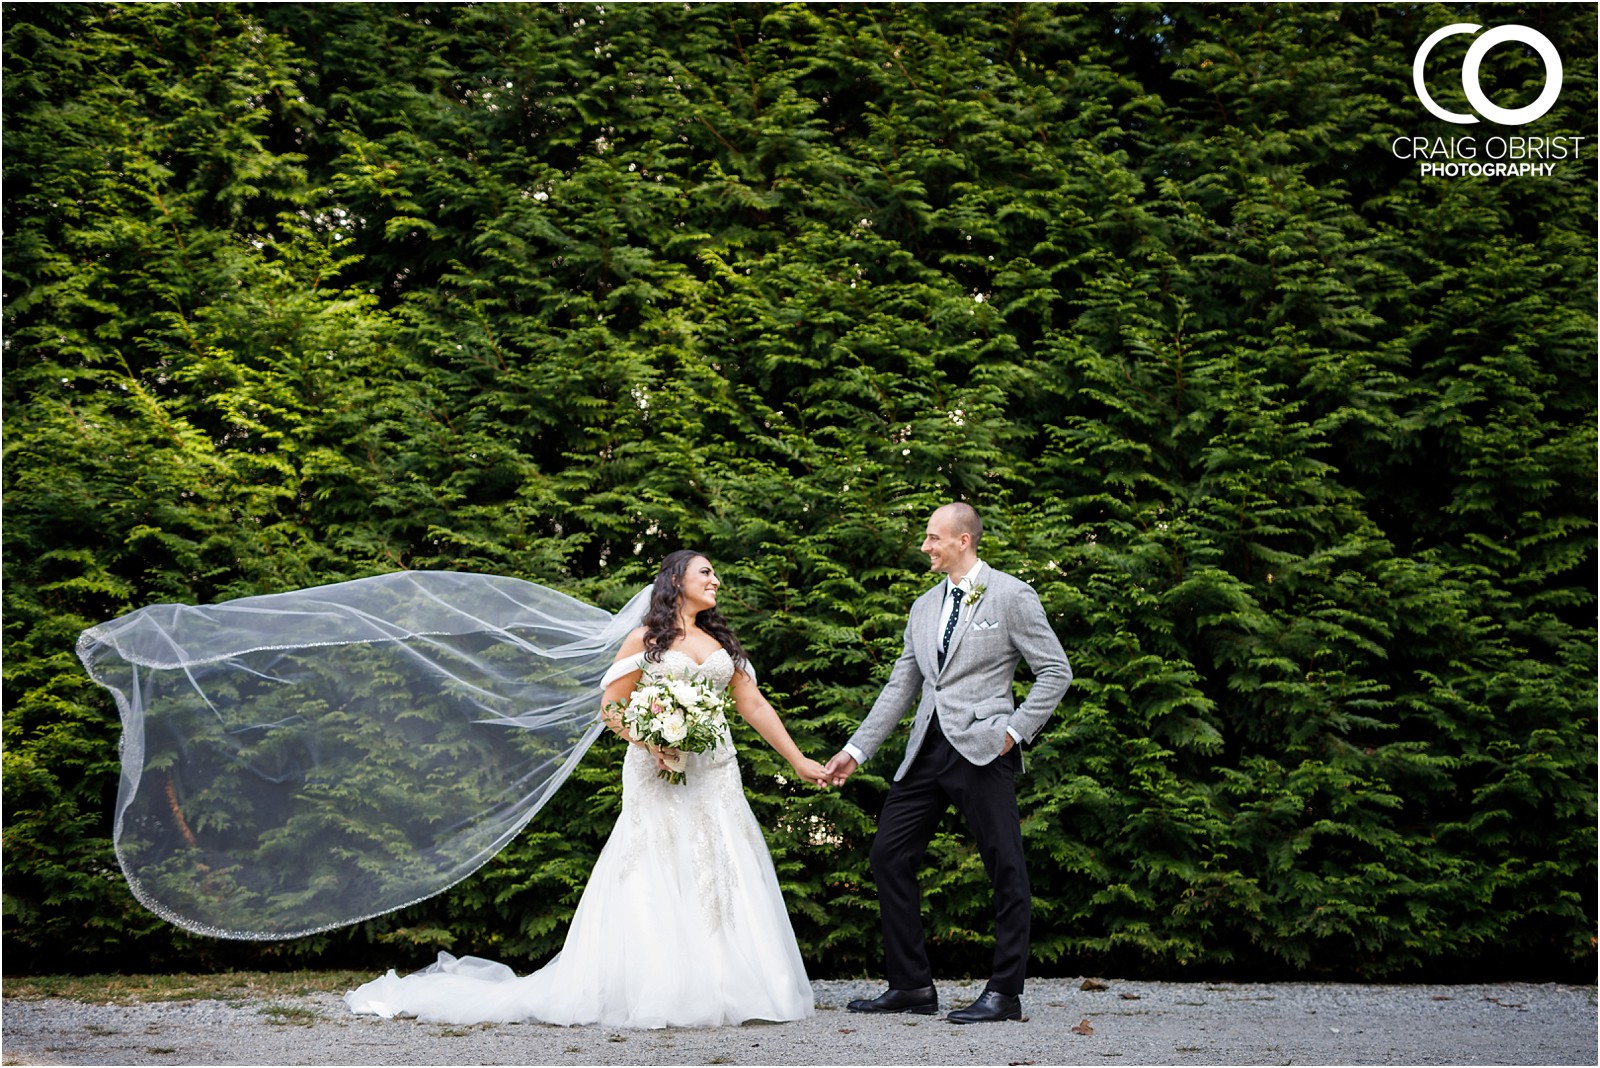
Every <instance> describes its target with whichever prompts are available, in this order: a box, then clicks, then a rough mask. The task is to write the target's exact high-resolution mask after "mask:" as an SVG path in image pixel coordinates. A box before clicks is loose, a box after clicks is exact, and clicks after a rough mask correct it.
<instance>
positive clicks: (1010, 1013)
mask: <svg viewBox="0 0 1600 1068" xmlns="http://www.w3.org/2000/svg"><path fill="white" fill-rule="evenodd" d="M945 1019H947V1020H949V1021H950V1022H951V1023H959V1024H969V1023H997V1022H998V1021H1000V1020H1020V1019H1022V999H1021V998H1019V997H1017V996H1016V995H1015V994H1001V993H997V992H996V991H993V990H985V991H984V992H983V993H982V994H981V995H979V997H978V1000H977V1001H974V1002H973V1003H972V1004H971V1005H968V1006H967V1007H966V1008H964V1009H957V1010H956V1011H955V1012H952V1013H951V1014H950V1015H949V1016H946V1017H945Z"/></svg>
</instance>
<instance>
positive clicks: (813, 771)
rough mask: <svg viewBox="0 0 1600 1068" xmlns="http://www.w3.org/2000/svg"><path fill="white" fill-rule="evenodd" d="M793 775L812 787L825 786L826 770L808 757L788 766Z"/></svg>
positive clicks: (826, 780) (826, 781)
mask: <svg viewBox="0 0 1600 1068" xmlns="http://www.w3.org/2000/svg"><path fill="white" fill-rule="evenodd" d="M790 766H791V767H793V768H794V773H795V774H796V775H798V776H800V778H802V779H804V780H805V781H806V782H808V783H810V784H811V785H813V786H827V785H828V784H829V782H830V780H829V778H828V770H827V769H826V768H824V767H823V766H822V765H821V764H819V763H817V762H816V761H815V760H812V759H811V758H810V757H801V758H800V761H799V763H796V764H792V765H790Z"/></svg>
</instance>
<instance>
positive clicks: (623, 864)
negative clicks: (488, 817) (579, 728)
mask: <svg viewBox="0 0 1600 1068" xmlns="http://www.w3.org/2000/svg"><path fill="white" fill-rule="evenodd" d="M641 666H646V665H644V663H643V660H642V654H641V655H640V657H636V658H633V659H631V660H624V661H621V662H619V663H618V664H617V665H616V666H615V667H613V669H612V671H611V673H609V674H608V675H607V680H608V681H609V680H610V679H611V678H615V677H618V676H620V675H623V674H626V673H628V672H631V671H633V670H636V669H638V668H639V667H641ZM648 666H649V667H650V669H651V670H652V671H653V672H655V673H658V674H667V675H680V676H688V677H703V678H706V679H709V680H711V681H712V682H713V683H714V684H715V685H717V686H718V687H723V688H725V687H726V686H727V685H728V684H729V682H731V681H732V678H733V673H734V665H733V660H732V658H731V657H730V656H729V655H728V653H727V652H726V651H724V650H718V651H717V652H715V653H713V654H712V655H711V656H709V657H707V658H706V660H705V662H704V663H699V662H697V661H695V659H694V658H693V657H691V656H690V655H688V654H687V653H684V652H680V651H678V650H669V651H668V652H666V653H664V654H663V656H662V659H661V660H660V661H659V662H657V663H656V664H654V665H648ZM686 755H687V757H688V766H687V768H686V769H685V772H686V774H687V776H688V781H687V782H685V783H683V784H681V785H673V784H671V783H668V782H666V781H665V780H663V779H660V778H658V777H657V776H656V765H655V761H654V759H653V758H652V757H651V756H650V754H649V753H647V752H646V751H645V750H643V749H641V748H639V747H638V746H633V745H630V746H629V747H628V753H627V757H626V759H625V760H624V761H623V768H622V782H623V787H622V815H621V816H620V817H618V819H617V823H616V826H615V827H614V828H612V831H611V837H610V839H608V840H607V842H606V845H605V848H604V849H603V850H602V851H601V853H600V858H599V859H598V860H597V861H596V862H595V866H594V872H593V873H592V874H591V875H590V877H589V884H588V886H586V887H585V888H584V891H583V897H582V899H581V900H580V901H579V902H578V908H577V911H576V912H575V913H574V914H573V917H572V927H571V929H570V930H569V931H568V932H567V941H566V945H565V946H564V948H563V949H562V950H561V952H560V953H558V954H557V955H556V956H555V957H554V958H553V959H552V960H551V961H550V963H549V964H547V965H545V966H544V967H543V968H541V969H540V970H538V971H536V972H534V973H532V974H531V975H527V976H523V977H520V978H519V977H518V976H517V975H516V974H515V973H514V972H513V971H512V970H511V969H510V968H508V967H507V966H506V965H504V964H497V963H495V962H493V961H488V960H483V959H481V958H478V957H462V958H459V959H458V958H456V957H453V956H451V955H450V954H448V953H441V954H440V955H439V960H438V962H437V963H435V964H432V965H430V966H429V967H427V968H425V969H423V970H422V971H420V972H415V973H413V974H411V975H406V976H403V977H402V976H399V975H396V974H395V972H394V971H392V970H391V971H390V972H389V973H388V974H387V975H385V976H383V977H382V978H380V979H375V980H373V981H372V982H370V983H366V984H364V985H363V986H361V987H360V988H358V989H356V990H353V991H351V992H349V993H347V994H346V995H345V1002H346V1004H348V1005H349V1006H350V1008H351V1009H352V1010H353V1011H354V1012H358V1013H374V1014H377V1015H379V1016H384V1017H393V1016H414V1017H416V1018H418V1019H420V1020H428V1021H437V1022H441V1023H452V1024H472V1023H487V1022H508V1023H509V1022H519V1021H528V1022H540V1023H553V1024H604V1025H606V1026H611V1027H639V1028H647V1027H712V1026H717V1025H720V1024H737V1023H742V1022H743V1021H746V1020H774V1021H780V1020H797V1019H802V1018H804V1017H808V1016H810V1015H812V1013H813V1012H814V1004H813V999H812V993H811V984H810V981H809V980H808V979H807V977H806V972H805V965H804V964H803V963H802V962H801V960H800V950H799V947H798V946H797V945H796V944H795V939H794V930H793V928H792V927H791V926H790V924H789V915H788V912H787V910H786V909H785V907H784V903H783V896H782V894H781V893H780V892H779V889H778V878H777V873H776V872H775V871H774V870H773V866H772V858H771V856H770V855H769V854H768V852H767V846H766V842H765V841H764V840H763V839H762V837H761V828H760V827H759V826H758V825H757V824H756V820H755V816H754V815H753V814H752V813H751V811H750V805H749V803H748V802H746V801H745V797H744V788H743V785H742V784H741V782H740V779H739V766H738V763H737V761H736V760H735V759H734V751H733V739H732V737H731V736H730V735H728V734H727V733H726V732H724V735H723V739H722V741H721V742H719V743H718V744H717V746H716V747H715V748H713V749H711V750H709V751H708V752H705V753H689V754H686Z"/></svg>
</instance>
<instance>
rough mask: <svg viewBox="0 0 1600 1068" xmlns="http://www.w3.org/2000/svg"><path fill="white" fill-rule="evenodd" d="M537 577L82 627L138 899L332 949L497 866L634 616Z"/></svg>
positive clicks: (217, 927) (125, 858)
mask: <svg viewBox="0 0 1600 1068" xmlns="http://www.w3.org/2000/svg"><path fill="white" fill-rule="evenodd" d="M648 594H649V589H648V587H647V588H646V589H645V590H643V591H641V592H640V593H639V594H638V595H637V596H635V597H634V598H633V599H632V600H631V601H629V602H628V604H627V605H626V606H625V607H624V608H623V609H622V611H621V612H619V613H618V614H617V615H615V616H613V615H612V614H611V613H609V612H607V611H605V610H604V609H600V608H595V607H593V606H591V605H587V604H584V603H583V602H581V601H577V600H574V599H573V598H571V597H568V596H566V595H565V594H561V593H558V592H556V591H555V590H550V589H546V588H545V587H543V586H539V585H536V584H534V583H531V582H523V581H520V580H517V579H510V578H497V577H492V576H487V575H470V574H462V573H457V572H450V571H402V572H397V573H394V574H389V575H380V576H376V577H374V578H365V579H357V580H355V581H353V582H342V583H338V584H336V585H331V586H320V587H316V588H314V589H308V590H297V591H294V592H290V593H279V594H272V595H269V596H262V597H246V598H242V599H240V600H235V601H227V602H224V603H222V604H217V605H204V606H198V607H196V606H189V605H175V604H163V605H154V606H151V607H149V608H143V609H140V610H139V611H137V612H133V613H130V614H129V615H126V616H122V617H121V618H119V619H116V620H113V621H111V622H109V623H102V624H101V625H99V626H97V627H92V628H90V629H89V630H87V631H84V632H83V634H82V636H81V637H80V638H79V640H78V656H79V657H80V658H81V659H82V660H83V663H84V666H85V667H86V668H87V669H88V671H89V675H90V676H91V677H92V678H93V679H94V680H95V681H96V682H98V683H99V684H100V685H102V686H105V687H106V688H107V689H109V690H110V691H111V692H112V693H113V694H114V695H115V696H116V701H117V707H118V709H119V711H120V712H121V715H122V781H121V785H120V788H119V790H118V794H117V807H116V820H115V828H114V832H113V833H114V839H115V843H116V850H117V858H118V860H119V861H120V862H121V864H122V869H123V872H124V873H125V874H126V875H127V878H128V884H129V886H130V887H131V888H132V890H133V893H134V895H135V896H136V897H137V898H138V899H139V900H140V901H141V902H142V903H143V904H144V905H146V906H147V907H148V908H150V909H151V910H153V911H154V912H156V913H157V914H158V915H160V916H161V917H163V918H164V919H167V920H170V921H171V922H172V923H175V924H177V925H179V926H181V927H185V928H187V929H189V930H191V931H196V932H199V933H201V934H206V935H212V936H216V937H222V938H247V939H272V938H292V937H295V936H298V935H305V934H312V933H315V932H317V931H326V930H329V929H331V928H334V927H340V926H343V925H345V924H350V923H355V922H357V921H359V920H364V919H367V918H369V917H372V916H377V915H381V914H382V913H385V912H390V911H392V910H394V909H398V908H403V907H404V906H406V905H410V904H413V903H415V902H417V901H421V900H422V899H424V898H426V897H429V896H431V895H433V894H436V893H438V892H439V891H441V890H443V889H445V888H446V887H448V886H451V885H452V884H454V883H456V882H459V881H460V880H461V879H463V878H465V877H466V876H467V875H469V874H471V873H472V872H473V871H475V870H476V869H477V868H478V867H479V866H481V865H482V864H483V863H484V862H486V861H487V860H488V859H489V858H490V857H492V856H494V854H495V853H496V852H498V851H499V850H500V849H501V847H503V846H504V845H505V844H506V843H507V842H508V841H510V840H511V838H512V837H513V836H514V835H515V834H516V833H517V832H518V831H519V830H521V829H522V827H523V826H524V825H525V824H526V823H527V822H528V820H529V819H531V818H532V817H533V815H534V813H535V812H537V811H538V810H539V808H540V806H541V805H543V804H544V803H545V801H546V800H548V799H549V798H550V796H551V795H552V794H553V793H554V792H555V790H556V789H557V787H559V786H560V785H561V783H562V782H563V781H565V779H566V777H567V775H568V774H569V773H570V772H571V771H572V769H573V767H574V766H575V765H576V764H577V762H578V760H579V759H580V758H581V757H582V756H583V754H584V752H585V751H586V750H587V749H588V747H589V744H590V743H591V742H593V741H594V739H595V736H596V735H597V734H598V733H599V732H600V730H601V725H600V723H599V720H598V717H597V715H596V713H597V712H598V709H599V698H600V680H601V678H602V676H603V675H604V674H605V671H606V668H607V667H609V666H610V664H611V661H612V659H613V657H614V656H615V654H616V652H617V650H618V649H619V648H620V647H621V645H622V641H623V639H624V638H625V637H626V636H627V634H628V632H629V631H630V630H631V629H632V628H634V627H635V626H637V625H638V624H639V621H640V619H641V618H642V617H643V615H644V610H645V607H646V604H647V598H648Z"/></svg>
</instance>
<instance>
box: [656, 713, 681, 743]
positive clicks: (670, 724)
mask: <svg viewBox="0 0 1600 1068" xmlns="http://www.w3.org/2000/svg"><path fill="white" fill-rule="evenodd" d="M656 727H657V729H659V730H660V732H661V737H662V738H663V739H665V740H666V742H667V744H668V745H677V744H678V743H679V742H681V741H683V739H684V736H685V735H687V734H688V733H689V725H688V724H687V723H685V722H684V721H683V716H682V715H681V714H680V713H678V712H668V713H666V714H665V715H663V716H662V717H661V718H660V719H658V720H657V721H656Z"/></svg>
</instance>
